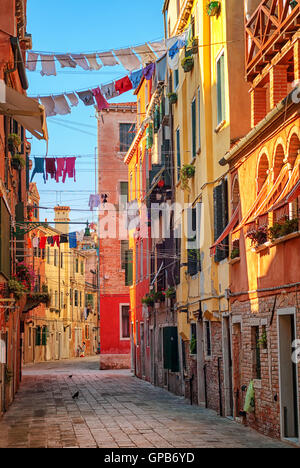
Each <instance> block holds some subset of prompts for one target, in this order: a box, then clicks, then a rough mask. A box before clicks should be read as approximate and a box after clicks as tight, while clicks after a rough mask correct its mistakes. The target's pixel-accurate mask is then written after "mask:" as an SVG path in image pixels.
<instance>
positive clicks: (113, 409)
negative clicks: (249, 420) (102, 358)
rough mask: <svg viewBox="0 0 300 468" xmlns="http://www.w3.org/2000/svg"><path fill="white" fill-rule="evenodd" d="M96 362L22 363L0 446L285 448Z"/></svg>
mask: <svg viewBox="0 0 300 468" xmlns="http://www.w3.org/2000/svg"><path fill="white" fill-rule="evenodd" d="M98 362H99V358H98V357H97V358H86V359H83V360H79V359H76V360H72V361H60V362H55V363H45V364H36V365H34V366H31V367H26V368H25V369H24V372H23V382H22V385H21V389H20V391H19V392H18V394H17V395H16V399H15V401H14V403H13V405H12V406H11V407H10V409H9V411H8V412H7V413H6V414H5V416H4V417H3V419H2V420H1V421H0V448H45V447H47V448H67V447H80V448H88V447H91V448H96V447H99V448H119V447H120V448H137V447H141V448H202V447H207V448H223V447H234V448H248V447H249V448H254V447H262V448H286V447H289V446H287V445H285V444H282V443H280V442H277V441H273V440H271V439H269V438H267V437H264V436H262V435H259V434H257V433H256V432H254V431H252V430H250V429H248V428H245V427H243V426H240V425H238V424H236V423H234V422H231V421H229V420H227V419H222V418H220V417H218V416H216V414H215V413H214V412H212V411H208V410H205V409H201V408H199V407H195V406H193V407H192V406H190V405H188V404H187V403H186V402H185V401H184V399H183V398H180V397H176V396H174V395H172V394H170V393H168V392H167V391H165V390H163V389H160V388H155V387H153V386H151V385H150V384H148V383H146V382H143V381H140V380H138V379H137V378H135V377H133V376H132V375H131V374H130V372H129V371H111V372H110V371H99V370H98V367H99V366H98ZM69 375H73V378H69ZM78 390H79V392H80V393H79V399H78V400H77V401H74V400H73V399H72V395H74V394H75V392H77V391H78Z"/></svg>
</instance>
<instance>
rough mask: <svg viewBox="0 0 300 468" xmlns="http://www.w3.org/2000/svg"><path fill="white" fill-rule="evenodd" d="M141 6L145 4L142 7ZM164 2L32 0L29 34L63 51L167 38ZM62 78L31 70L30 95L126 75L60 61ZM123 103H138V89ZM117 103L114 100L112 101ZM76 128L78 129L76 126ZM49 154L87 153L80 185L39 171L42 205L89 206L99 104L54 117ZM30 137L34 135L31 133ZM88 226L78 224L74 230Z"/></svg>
mask: <svg viewBox="0 0 300 468" xmlns="http://www.w3.org/2000/svg"><path fill="white" fill-rule="evenodd" d="M141 4H142V5H143V6H141ZM162 6H163V0H151V2H146V3H143V2H141V1H138V0H131V1H130V2H124V1H121V0H115V1H114V2H107V1H105V0H86V1H82V0H44V1H41V0H28V10H27V32H28V33H30V34H32V39H33V50H34V51H41V52H58V53H65V52H66V53H68V52H69V53H72V52H73V53H84V52H85V53H88V52H94V51H106V50H111V49H114V48H115V49H117V48H121V47H127V46H132V45H138V44H142V43H145V42H147V41H152V40H157V39H161V38H163V34H164V32H163V31H164V29H163V16H162V13H161V11H162ZM56 69H57V76H56V77H46V76H44V77H42V76H41V74H40V65H38V67H37V71H35V72H28V78H29V83H30V88H29V90H28V95H29V96H37V95H46V94H48V95H49V94H51V93H54V94H55V93H60V92H65V91H74V90H81V89H88V88H90V87H93V86H95V85H101V84H103V83H109V82H110V81H112V80H115V79H119V78H121V77H122V76H124V75H126V71H125V70H124V69H123V68H122V67H103V68H102V69H101V70H99V71H98V72H89V71H84V70H82V69H81V68H79V67H77V68H76V69H75V70H72V69H70V68H64V69H61V67H60V65H59V64H58V63H57V62H56ZM117 100H118V101H133V100H134V96H133V95H132V93H126V94H123V95H122V96H120V97H119V98H118V99H117ZM112 102H113V101H112ZM70 127H72V128H70ZM48 130H49V148H48V155H49V156H52V155H53V156H64V155H66V156H82V157H80V158H78V159H77V161H76V173H77V175H76V180H77V181H76V183H74V182H73V181H72V182H66V183H65V184H63V183H59V184H57V183H56V182H52V181H50V180H49V181H48V182H47V184H46V185H45V184H44V182H43V179H42V176H41V175H36V176H35V178H34V182H37V186H38V189H39V191H40V195H41V202H40V205H41V206H44V207H51V208H53V207H54V206H55V205H56V204H60V205H68V206H71V208H73V210H82V209H83V210H88V200H89V196H90V193H92V192H93V191H94V190H95V182H94V180H95V177H94V172H93V171H94V167H95V162H94V156H93V155H94V153H95V147H96V145H97V125H96V119H95V112H94V108H93V107H85V106H84V104H83V103H80V104H79V105H78V107H77V108H73V109H72V113H71V114H70V115H67V116H56V117H52V118H48ZM28 136H30V135H28ZM30 141H31V143H32V152H31V154H32V158H33V156H45V152H46V145H45V143H44V142H39V141H37V140H36V139H35V138H33V139H32V140H30ZM71 216H72V219H71V220H72V221H78V222H85V221H86V220H87V219H88V220H89V221H93V220H95V219H96V216H95V215H92V213H91V212H88V211H86V212H84V211H73V212H71ZM40 218H41V220H43V219H44V218H47V219H48V220H51V219H53V210H41V211H40ZM76 227H77V228H80V229H82V226H75V227H74V229H76Z"/></svg>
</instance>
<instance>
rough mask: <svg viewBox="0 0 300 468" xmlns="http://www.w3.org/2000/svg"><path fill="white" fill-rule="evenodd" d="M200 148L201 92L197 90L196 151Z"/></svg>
mask: <svg viewBox="0 0 300 468" xmlns="http://www.w3.org/2000/svg"><path fill="white" fill-rule="evenodd" d="M200 148H201V90H200V88H198V149H199V150H200Z"/></svg>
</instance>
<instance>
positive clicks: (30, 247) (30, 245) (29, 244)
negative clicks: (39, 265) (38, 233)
mask: <svg viewBox="0 0 300 468" xmlns="http://www.w3.org/2000/svg"><path fill="white" fill-rule="evenodd" d="M27 248H28V249H32V242H31V238H30V237H28V239H27Z"/></svg>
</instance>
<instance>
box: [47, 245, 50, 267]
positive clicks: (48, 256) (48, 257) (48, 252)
mask: <svg viewBox="0 0 300 468" xmlns="http://www.w3.org/2000/svg"><path fill="white" fill-rule="evenodd" d="M47 263H48V265H50V247H47Z"/></svg>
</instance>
